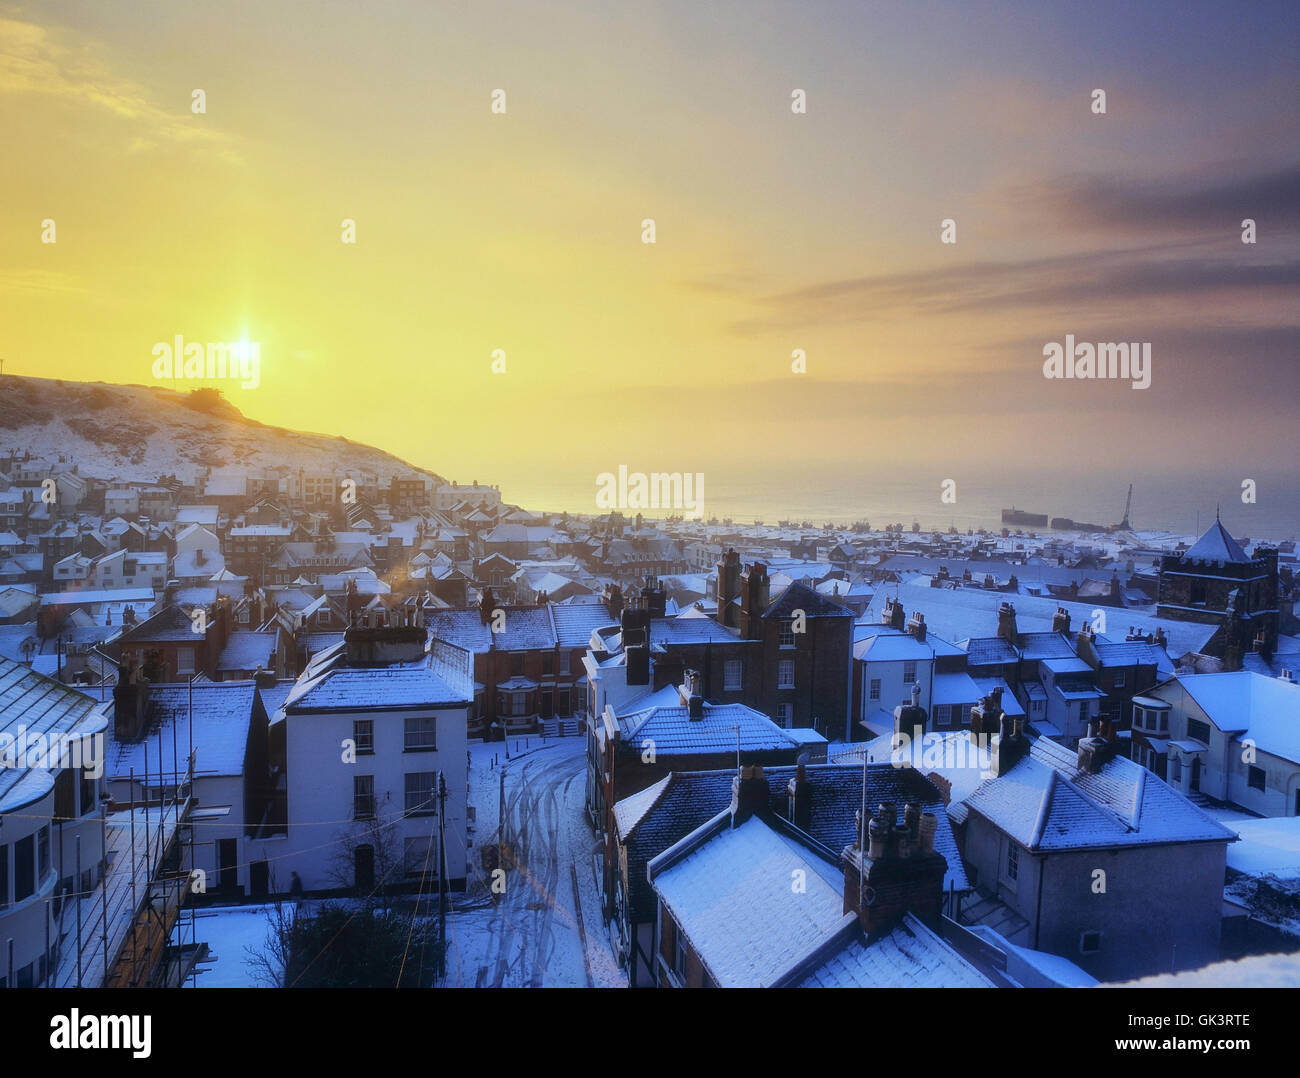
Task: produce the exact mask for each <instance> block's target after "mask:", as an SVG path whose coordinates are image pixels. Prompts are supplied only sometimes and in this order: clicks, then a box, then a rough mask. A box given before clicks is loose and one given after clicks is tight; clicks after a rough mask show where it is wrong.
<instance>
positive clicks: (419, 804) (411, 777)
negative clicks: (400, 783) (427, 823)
mask: <svg viewBox="0 0 1300 1078" xmlns="http://www.w3.org/2000/svg"><path fill="white" fill-rule="evenodd" d="M436 777H437V776H436V775H435V774H434V772H432V771H413V772H410V773H409V774H407V775H406V776H405V779H406V814H407V815H408V816H432V815H433V814H434V813H435V812H436V811H437V807H438V805H437V801H436V800H435V798H434V792H433V784H434V780H435V779H436Z"/></svg>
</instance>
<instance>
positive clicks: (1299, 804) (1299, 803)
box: [1295, 790, 1300, 816]
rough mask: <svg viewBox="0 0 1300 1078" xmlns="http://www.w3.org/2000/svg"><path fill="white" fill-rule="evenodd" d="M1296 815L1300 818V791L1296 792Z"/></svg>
mask: <svg viewBox="0 0 1300 1078" xmlns="http://www.w3.org/2000/svg"><path fill="white" fill-rule="evenodd" d="M1295 814H1296V815H1297V816H1300V790H1296V792H1295Z"/></svg>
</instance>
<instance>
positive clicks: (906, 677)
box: [903, 659, 916, 685]
mask: <svg viewBox="0 0 1300 1078" xmlns="http://www.w3.org/2000/svg"><path fill="white" fill-rule="evenodd" d="M915 681H916V660H915V659H907V660H906V661H905V662H904V663H903V684H904V685H911V684H912V683H914V682H915Z"/></svg>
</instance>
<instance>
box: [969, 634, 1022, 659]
mask: <svg viewBox="0 0 1300 1078" xmlns="http://www.w3.org/2000/svg"><path fill="white" fill-rule="evenodd" d="M965 644H966V662H967V663H968V664H969V665H970V666H992V665H994V664H995V663H1014V662H1019V661H1020V656H1019V654H1017V652H1016V649H1015V648H1013V647H1012V646H1011V644H1010V643H1009V642H1008V641H1006V640H1004V639H1003V638H1002V637H1000V636H977V637H971V638H970V639H969V640H967V641H965Z"/></svg>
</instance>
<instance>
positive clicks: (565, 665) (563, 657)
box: [560, 651, 572, 674]
mask: <svg viewBox="0 0 1300 1078" xmlns="http://www.w3.org/2000/svg"><path fill="white" fill-rule="evenodd" d="M570 659H572V656H571V655H570V654H569V653H568V652H567V651H562V652H560V673H561V674H567V673H569V660H570Z"/></svg>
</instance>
